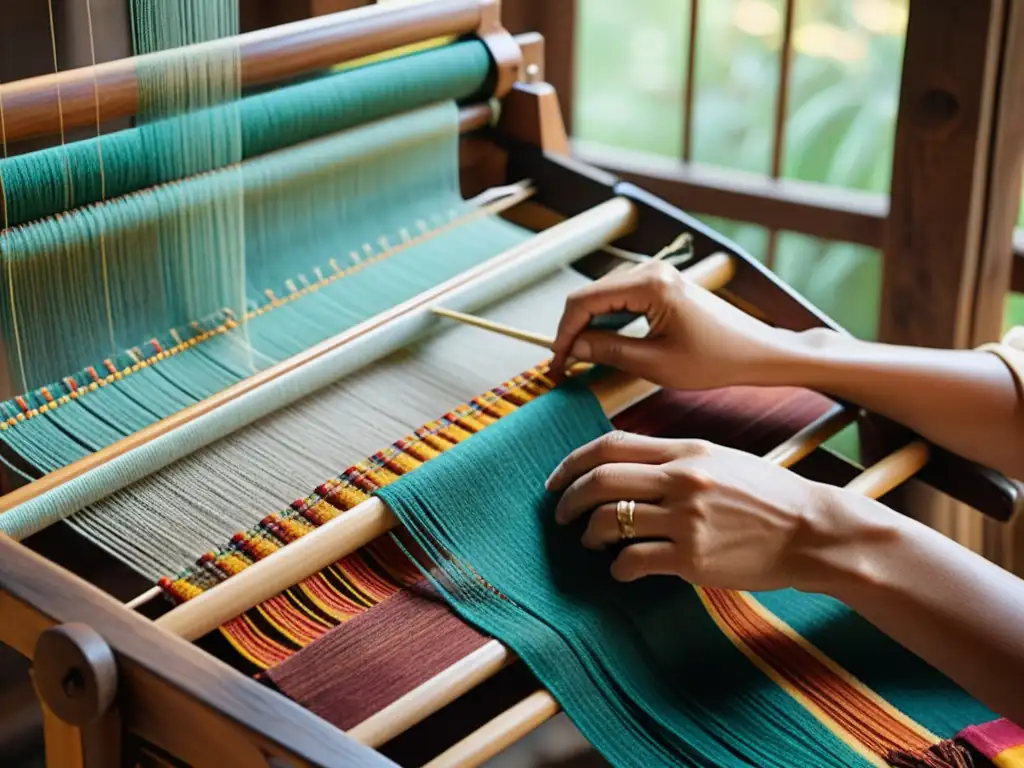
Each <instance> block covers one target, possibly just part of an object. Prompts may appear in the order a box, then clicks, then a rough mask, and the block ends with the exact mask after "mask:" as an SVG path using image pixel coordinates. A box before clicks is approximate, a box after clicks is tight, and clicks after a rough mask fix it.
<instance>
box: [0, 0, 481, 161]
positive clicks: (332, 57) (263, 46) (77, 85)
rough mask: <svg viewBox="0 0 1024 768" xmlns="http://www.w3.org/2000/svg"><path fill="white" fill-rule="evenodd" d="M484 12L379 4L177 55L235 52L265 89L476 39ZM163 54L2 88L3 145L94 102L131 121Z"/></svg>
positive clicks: (83, 117)
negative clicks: (448, 38) (430, 45)
mask: <svg viewBox="0 0 1024 768" xmlns="http://www.w3.org/2000/svg"><path fill="white" fill-rule="evenodd" d="M487 5H489V3H488V2H487V0H432V2H423V3H412V4H409V3H383V4H379V5H373V6H368V7H366V8H358V9H356V10H354V11H349V12H345V13H337V14H331V15H327V16H318V17H315V18H312V19H304V20H302V21H296V22H292V23H290V24H283V25H281V26H278V27H272V28H269V29H263V30H258V31H255V32H248V33H246V34H243V35H239V36H237V37H233V38H228V39H225V40H217V41H213V42H209V43H202V44H200V45H197V46H190V47H189V48H187V49H178V50H179V52H181V51H188V50H194V51H196V52H197V53H198V52H201V51H208V50H216V49H224V48H230V47H235V46H237V48H238V51H239V55H240V57H241V77H242V85H243V86H245V87H251V86H257V85H266V84H269V83H274V82H280V81H283V80H287V79H289V78H292V77H296V76H298V75H301V74H304V73H307V72H312V71H315V70H317V69H322V68H326V67H330V66H333V65H335V64H340V63H343V62H346V61H352V60H354V59H358V58H361V57H363V56H368V55H371V54H374V53H379V52H380V51H385V50H388V49H391V48H397V47H399V46H402V45H410V44H412V43H418V42H422V41H424V40H429V39H432V38H435V37H441V36H444V35H459V34H469V33H472V32H475V31H477V30H478V28H479V27H480V25H481V23H482V21H483V18H484V17H483V13H484V8H485V6H487ZM176 53H177V52H176ZM165 55H166V54H162V53H161V54H147V55H146V56H145V57H135V58H128V59H118V60H116V61H110V62H106V63H103V64H98V65H96V66H95V67H91V66H90V67H80V68H78V69H70V70H65V71H63V72H60V73H58V74H53V75H43V76H40V77H33V78H29V79H26V80H20V81H18V82H13V83H6V84H3V85H0V102H2V106H3V113H4V128H5V134H6V140H7V141H8V142H14V141H19V140H22V139H27V138H33V137H38V136H47V135H53V134H56V133H58V132H59V131H60V130H61V127H62V125H63V129H64V130H69V129H71V128H75V127H81V126H88V125H95V123H96V101H97V100H98V101H99V103H100V108H101V112H102V119H103V120H109V119H112V118H114V117H123V116H128V115H133V114H134V113H135V110H136V107H137V104H138V100H137V99H138V87H137V81H136V67H137V63H138V62H139V61H141V60H143V59H152V60H158V59H159V57H161V56H165ZM58 104H59V105H60V108H59V109H58Z"/></svg>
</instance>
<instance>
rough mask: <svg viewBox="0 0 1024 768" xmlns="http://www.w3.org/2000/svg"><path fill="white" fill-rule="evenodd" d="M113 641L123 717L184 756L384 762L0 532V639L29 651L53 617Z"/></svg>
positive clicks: (196, 761)
mask: <svg viewBox="0 0 1024 768" xmlns="http://www.w3.org/2000/svg"><path fill="white" fill-rule="evenodd" d="M67 623H83V624H87V625H88V626H90V627H91V628H92V629H94V630H95V631H96V632H98V633H99V635H100V636H101V637H102V638H103V640H104V641H106V643H107V644H108V645H109V646H110V647H111V648H112V649H113V651H114V653H115V654H116V656H117V666H118V677H119V682H118V703H119V705H120V708H121V713H122V716H123V718H124V720H125V727H126V728H127V729H129V730H131V731H132V732H134V733H137V734H139V735H140V736H141V737H142V738H144V739H146V740H147V741H149V742H151V743H153V744H155V745H157V746H158V747H160V748H162V749H165V750H167V751H168V752H170V753H171V754H173V755H174V756H175V757H177V758H179V759H182V760H184V761H185V762H187V763H190V764H193V765H212V764H222V765H246V766H249V765H251V766H254V767H256V768H258V766H261V765H266V761H267V758H268V757H270V756H278V757H283V758H286V760H287V762H288V764H290V765H292V766H294V768H298V767H299V766H303V767H306V766H309V767H312V766H338V768H341V767H342V766H349V765H366V766H381V768H383V767H384V766H391V765H393V764H392V763H391V762H390V761H388V760H387V759H386V758H384V757H382V756H380V755H378V754H376V753H375V752H373V751H372V750H370V749H368V748H366V747H363V746H361V745H360V744H358V743H356V742H355V741H354V740H353V739H351V738H349V737H348V736H346V735H345V734H344V733H342V732H341V731H339V730H338V729H336V728H334V727H333V726H331V725H328V724H327V723H325V722H324V721H323V720H321V719H319V718H318V717H316V716H315V715H313V714H311V713H310V712H308V711H306V710H304V709H302V708H301V707H299V706H298V705H297V704H294V703H293V702H292V701H290V700H289V699H287V698H285V697H284V696H281V695H279V694H277V693H274V692H273V691H271V690H269V689H267V688H266V687H264V686H262V685H260V684H259V683H257V682H255V681H254V680H252V679H251V678H248V677H246V676H245V675H243V674H242V673H241V672H238V671H237V670H235V669H232V668H231V667H229V666H228V665H227V664H224V663H223V662H221V661H219V660H217V659H215V658H214V657H212V656H210V655H209V654H207V653H206V652H204V651H202V650H200V649H199V648H197V647H195V646H194V645H191V644H190V643H187V642H185V641H184V640H181V639H180V638H177V637H174V636H172V635H169V634H167V633H166V632H162V631H161V630H159V629H157V628H156V627H155V626H153V623H152V622H150V621H149V620H147V619H145V618H143V617H142V616H140V615H138V614H137V613H135V612H134V611H131V610H129V609H127V608H125V607H124V606H123V605H122V604H121V603H119V602H117V601H116V600H114V599H113V598H112V597H110V596H109V595H107V594H105V593H103V592H101V591H100V590H99V589H97V588H96V587H93V586H92V585H90V584H88V583H87V582H85V581H83V580H82V579H79V578H78V577H77V576H74V575H72V574H71V573H69V572H68V571H65V570H63V569H62V568H60V567H58V566H56V565H54V564H53V563H51V562H49V561H48V560H45V559H44V558H42V557H40V556H39V555H37V554H35V553H33V552H30V551H29V550H28V549H27V548H25V547H23V546H21V545H19V544H16V543H15V542H13V541H11V539H9V538H7V537H6V536H3V535H0V641H2V642H4V643H7V644H9V645H11V646H12V647H14V648H15V649H17V650H18V651H20V652H21V653H22V654H24V655H28V656H30V655H31V654H32V652H33V649H34V647H35V644H36V641H37V639H38V637H39V635H40V634H41V633H42V632H43V631H44V630H46V629H48V628H49V627H51V626H53V625H55V624H67Z"/></svg>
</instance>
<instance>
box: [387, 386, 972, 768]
mask: <svg viewBox="0 0 1024 768" xmlns="http://www.w3.org/2000/svg"><path fill="white" fill-rule="evenodd" d="M608 429H610V424H609V423H608V421H607V419H606V418H605V417H604V415H603V413H602V411H601V408H600V406H599V404H598V403H597V401H596V400H595V398H594V397H593V396H592V395H591V394H590V392H589V391H588V390H586V389H584V388H583V387H580V386H566V387H562V388H559V389H557V390H555V391H554V392H553V393H551V394H549V395H546V396H544V397H542V398H540V399H538V400H536V401H534V402H532V403H530V404H529V405H527V406H525V407H524V408H522V409H520V410H519V411H517V412H516V413H514V414H512V415H511V416H509V417H507V418H505V419H503V420H501V421H500V422H498V423H497V424H495V425H493V426H491V427H489V428H488V429H487V430H485V431H484V432H482V433H480V434H479V435H475V436H474V437H472V438H470V439H469V440H467V441H465V442H463V443H461V444H459V445H458V446H456V447H454V448H453V449H451V450H450V451H448V452H446V453H445V454H443V455H442V456H440V457H438V458H436V459H434V460H433V461H430V462H428V463H427V464H426V465H424V466H423V467H420V468H419V469H417V470H416V471H415V472H413V473H410V474H408V475H405V476H403V477H402V478H401V479H399V480H398V481H397V482H395V483H393V484H392V485H389V486H387V487H386V488H384V489H382V490H380V491H379V492H378V496H379V497H380V498H382V499H383V500H384V501H385V502H386V503H387V504H388V505H389V506H390V507H391V509H392V510H394V512H395V514H396V515H397V516H398V518H399V519H400V520H401V522H402V523H403V525H404V526H405V528H406V529H407V530H408V531H409V532H410V533H411V535H412V536H413V537H414V539H415V540H416V542H417V543H418V544H419V545H420V546H422V547H423V548H424V549H425V551H426V552H427V553H428V554H429V556H430V557H431V559H432V560H433V561H434V564H436V566H437V567H436V568H431V569H425V573H427V575H428V576H429V577H430V578H432V580H433V581H434V583H435V585H436V586H437V587H438V589H439V590H440V591H441V593H442V594H443V595H444V596H445V598H446V599H447V600H448V602H449V603H450V604H451V606H452V607H453V608H454V610H456V611H457V612H458V613H459V614H461V615H462V616H463V617H464V618H465V619H466V620H468V621H469V622H470V623H472V624H474V625H476V626H477V627H479V628H480V629H481V630H482V631H484V632H487V633H489V634H490V635H492V636H494V637H496V638H498V639H499V640H501V641H502V642H503V643H505V644H506V645H507V646H508V647H510V648H511V649H512V650H513V651H514V652H515V653H516V654H517V655H518V656H519V657H520V658H521V659H523V660H524V662H525V663H526V664H528V665H529V666H530V668H531V669H532V670H533V671H534V673H535V674H536V675H537V676H538V677H539V679H540V680H541V682H542V683H543V684H544V685H545V686H546V687H547V688H548V689H549V690H550V691H551V692H552V693H553V694H554V696H555V697H556V698H557V700H558V701H559V702H560V703H561V705H562V707H563V708H564V709H565V711H566V712H567V713H568V715H569V716H570V717H571V718H572V720H573V721H574V722H575V723H576V725H577V726H578V727H579V728H580V730H581V731H582V733H583V735H584V736H585V737H586V738H587V739H588V740H590V742H591V743H592V744H594V746H595V747H596V748H597V749H598V750H600V752H601V753H602V754H603V755H604V756H605V757H606V758H608V759H609V760H610V761H611V762H612V763H613V764H614V765H621V766H646V767H649V766H660V765H664V766H669V765H693V766H761V767H767V766H778V767H779V768H782V767H783V766H811V765H814V766H857V765H864V764H867V763H866V761H865V760H864V759H863V758H862V757H860V756H859V754H858V753H856V752H854V751H853V750H852V749H851V748H850V747H848V746H847V745H846V744H845V743H844V742H842V741H841V740H839V739H838V738H837V737H836V736H835V735H834V734H833V733H832V731H831V730H829V729H828V728H826V727H825V726H824V725H822V724H821V723H820V722H819V721H818V720H816V719H815V718H814V717H812V716H811V715H810V714H809V713H808V712H807V711H806V710H805V709H804V708H803V707H802V706H800V705H799V704H798V702H797V701H796V699H794V698H792V697H791V696H790V695H789V694H788V693H786V692H785V691H784V690H783V689H782V688H780V687H778V686H776V685H775V684H774V683H773V682H772V681H771V680H770V679H769V678H768V677H767V676H766V675H764V674H763V673H762V672H761V671H760V670H759V669H758V668H757V667H755V666H754V665H753V664H752V663H751V662H750V661H749V660H748V659H747V657H746V656H744V655H743V654H741V653H740V652H739V651H738V650H737V649H736V648H735V646H734V645H733V644H732V642H731V641H730V640H729V639H728V638H727V637H726V636H725V635H724V634H723V633H722V631H721V630H720V629H719V628H718V626H717V625H716V624H715V622H714V621H713V620H712V618H711V617H710V616H709V614H708V613H707V610H706V609H705V607H704V605H703V603H702V602H701V600H700V599H699V597H698V595H697V592H696V591H695V590H694V589H693V588H692V587H691V586H690V585H688V584H687V583H685V582H683V581H682V580H680V579H675V578H668V577H658V578H648V579H643V580H641V581H639V582H636V583H633V584H620V583H618V582H615V581H614V580H613V579H611V577H610V575H609V573H608V567H609V564H610V562H611V560H612V558H613V557H614V552H604V553H596V552H592V551H589V550H586V549H584V548H583V547H582V546H581V545H580V543H579V538H580V536H581V534H582V531H583V526H584V525H585V521H579V522H578V523H577V524H575V525H571V526H568V527H565V528H562V527H560V526H558V525H557V524H555V523H554V521H553V509H554V503H555V501H556V499H555V497H554V496H553V495H551V494H549V493H547V491H546V490H545V489H544V480H545V479H546V477H547V476H548V474H549V473H550V472H551V471H552V470H553V469H554V468H555V466H557V464H558V463H559V461H561V460H562V459H563V458H564V457H565V456H566V455H567V454H568V453H569V452H570V451H571V450H573V449H574V448H576V447H578V446H580V445H582V444H584V443H585V442H587V441H589V440H591V439H594V438H596V437H598V436H600V435H601V434H603V433H604V432H606V431H607V430H608ZM442 552H443V553H445V555H442ZM482 582H486V583H487V584H489V585H492V586H493V588H494V590H497V592H499V593H500V594H501V595H502V596H503V597H499V596H498V594H496V593H495V591H492V589H489V588H488V587H487V586H485V585H484V584H483V583H482ZM760 599H761V601H762V603H763V604H764V605H766V606H768V607H770V608H771V609H772V610H774V611H777V612H778V613H779V614H780V615H781V616H783V617H784V618H785V619H786V620H787V621H790V622H792V624H793V626H795V627H796V628H797V629H799V630H801V631H803V632H806V633H808V637H810V638H811V639H812V640H813V641H814V642H819V643H820V644H821V646H822V647H823V648H824V649H825V650H826V652H828V653H831V654H833V656H834V657H837V658H839V659H841V660H842V661H843V662H844V663H850V665H851V669H852V670H853V671H854V672H855V673H856V674H858V675H861V676H862V678H863V679H865V680H867V681H869V682H872V683H875V684H877V690H879V691H881V692H884V693H886V694H887V695H890V700H891V701H893V702H894V703H896V704H898V705H899V706H904V707H906V709H907V711H908V713H912V714H913V715H914V716H915V717H918V718H919V719H920V720H922V721H924V722H926V723H927V724H928V726H929V727H931V728H933V729H935V730H934V732H935V733H936V734H937V735H939V736H940V737H949V736H952V735H953V734H954V733H955V732H956V731H957V730H958V729H959V728H961V727H963V726H964V725H966V724H969V723H973V722H980V721H983V720H985V719H989V718H990V717H991V713H988V712H986V711H985V710H984V708H982V707H980V705H978V704H977V703H976V702H973V700H971V699H970V697H968V696H967V695H966V694H965V693H963V692H962V691H960V690H959V689H957V688H956V687H955V686H953V685H952V684H951V683H949V682H948V681H947V680H946V679H945V678H944V677H943V676H941V675H939V674H937V673H936V672H935V671H934V670H931V669H930V668H928V667H927V666H926V665H924V664H922V663H921V662H919V661H918V660H916V659H915V658H914V657H913V656H911V655H910V654H909V653H907V652H906V651H904V650H903V649H902V648H900V647H899V646H898V645H896V644H895V643H893V642H891V641H889V640H888V639H887V638H885V637H884V636H882V635H881V634H879V633H878V632H877V631H875V630H873V628H871V627H870V625H868V624H867V623H866V622H863V621H862V620H861V619H859V618H858V617H857V616H856V615H854V614H852V613H851V612H850V611H848V610H847V609H845V608H844V607H843V606H842V605H839V604H837V603H835V602H834V601H831V600H828V599H825V598H821V597H817V596H808V595H803V594H800V593H797V592H792V591H782V592H777V593H771V594H766V595H761V596H760ZM826 635H828V637H826Z"/></svg>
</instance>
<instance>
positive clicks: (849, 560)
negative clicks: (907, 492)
mask: <svg viewBox="0 0 1024 768" xmlns="http://www.w3.org/2000/svg"><path fill="white" fill-rule="evenodd" d="M837 497H840V500H839V501H838V502H837V503H839V504H841V505H844V506H845V507H846V509H845V510H844V511H845V512H846V513H850V512H852V513H853V514H854V515H855V516H856V522H855V523H853V525H854V526H855V527H857V528H858V529H860V530H859V532H856V533H852V535H849V536H848V537H847V538H845V539H844V541H841V542H840V541H837V540H836V539H835V531H834V529H833V531H832V532H831V533H829V534H823V535H825V536H830V537H831V541H832V543H831V546H825V547H824V548H821V549H819V550H818V552H819V553H820V554H819V555H818V556H819V558H820V561H819V565H820V566H821V568H820V570H819V574H821V576H820V578H821V581H820V582H819V583H818V584H817V585H815V586H816V587H817V590H816V591H821V592H825V593H827V594H830V595H831V596H833V597H835V598H836V599H838V600H841V601H842V602H843V603H845V604H846V605H848V606H849V607H850V608H852V609H853V610H854V611H856V612H857V613H859V614H860V615H861V616H863V617H864V618H865V619H867V620H868V621H869V622H871V623H872V624H874V625H875V626H876V627H878V628H879V629H880V630H881V631H883V632H884V633H885V634H887V635H888V636H890V637H891V638H892V639H893V640H895V641H897V642H899V643H900V644H902V645H903V646H904V647H906V648H907V649H908V650H910V651H912V652H914V653H915V654H917V655H918V656H920V657H921V658H923V659H924V660H925V661H927V662H928V663H930V664H931V665H932V666H934V667H935V668H936V669H938V670H940V671H942V672H943V673H945V674H946V676H947V677H949V678H950V679H952V680H953V681H954V682H956V683H958V684H959V685H960V686H961V687H962V688H964V689H965V690H967V691H968V692H969V693H971V694H972V695H973V696H974V697H975V698H977V699H978V700H979V701H981V702H983V703H984V704H986V705H987V706H988V707H989V708H991V709H992V710H994V711H996V712H998V713H999V714H1000V715H1002V716H1003V717H1006V718H1008V719H1010V720H1011V721H1013V722H1015V723H1020V724H1024V697H1022V696H1021V693H1020V692H1021V691H1022V690H1024V581H1022V580H1020V579H1018V578H1017V577H1015V576H1013V575H1012V574H1009V573H1007V572H1006V571H1004V570H1002V569H1001V568H999V567H997V566H995V565H993V564H992V563H990V562H988V561H987V560H985V559H983V558H982V557H980V556H978V555H976V554H974V553H973V552H971V551H969V550H967V549H966V548H964V547H961V546H960V545H958V544H956V543H954V542H952V541H950V540H949V539H947V538H946V537H944V536H942V535H941V534H939V533H936V532H935V531H933V530H931V529H930V528H927V527H926V526H924V525H921V524H920V523H917V522H915V521H913V520H909V519H907V518H903V517H902V516H900V515H897V514H896V513H894V512H892V511H891V510H889V509H887V508H885V507H882V505H880V504H878V503H877V502H874V501H871V500H869V499H865V498H863V497H851V495H849V494H847V492H845V491H838V492H837ZM838 527H839V528H843V527H844V526H842V525H840V526H838ZM847 533H848V534H850V533H851V532H850V531H849V530H847Z"/></svg>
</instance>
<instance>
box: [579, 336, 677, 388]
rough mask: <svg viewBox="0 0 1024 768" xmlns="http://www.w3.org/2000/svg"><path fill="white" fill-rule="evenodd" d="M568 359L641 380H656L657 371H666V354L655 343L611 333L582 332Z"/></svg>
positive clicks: (658, 344)
mask: <svg viewBox="0 0 1024 768" xmlns="http://www.w3.org/2000/svg"><path fill="white" fill-rule="evenodd" d="M569 356H570V357H572V358H574V359H576V360H579V361H580V362H584V363H594V364H595V365H607V366H610V367H612V368H617V369H618V370H620V371H625V372H626V373H631V374H633V375H634V376H639V377H640V378H644V379H650V378H651V377H652V376H653V377H654V378H657V374H658V371H659V369H660V368H663V367H665V350H664V348H663V347H662V346H661V344H660V343H659V342H658V341H656V340H654V339H651V338H649V337H648V338H641V339H637V338H633V337H630V336H624V335H622V334H620V333H612V332H610V331H584V332H583V333H581V334H580V335H579V336H577V337H576V340H575V341H574V342H573V345H572V349H571V350H570V352H569Z"/></svg>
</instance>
